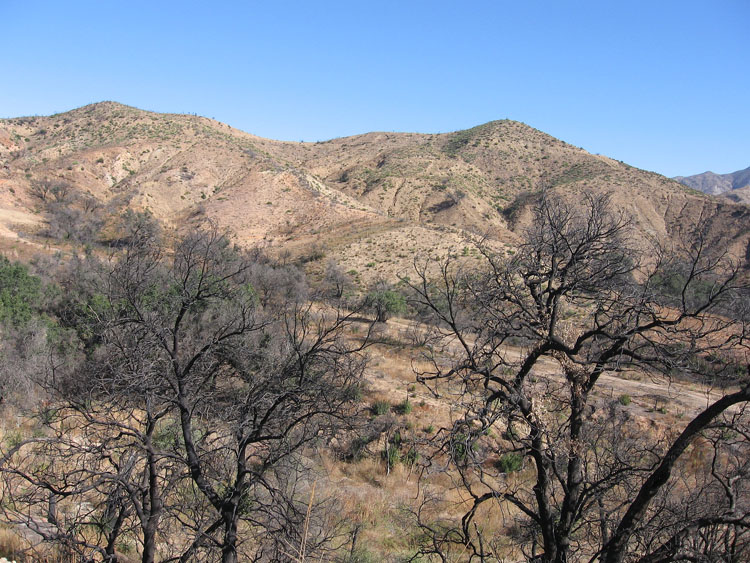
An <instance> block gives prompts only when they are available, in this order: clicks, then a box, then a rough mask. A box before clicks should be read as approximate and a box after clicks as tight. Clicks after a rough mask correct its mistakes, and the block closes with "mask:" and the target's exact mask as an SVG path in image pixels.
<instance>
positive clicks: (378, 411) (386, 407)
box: [372, 401, 391, 416]
mask: <svg viewBox="0 0 750 563" xmlns="http://www.w3.org/2000/svg"><path fill="white" fill-rule="evenodd" d="M390 410H391V404H390V403H389V402H388V401H375V402H374V403H373V404H372V412H373V413H374V414H375V415H377V416H380V415H383V414H388V413H389V412H390Z"/></svg>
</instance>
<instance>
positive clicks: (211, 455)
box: [96, 226, 364, 561]
mask: <svg viewBox="0 0 750 563" xmlns="http://www.w3.org/2000/svg"><path fill="white" fill-rule="evenodd" d="M257 264H258V260H257V257H256V256H254V255H252V254H246V253H243V252H241V251H239V250H238V249H236V248H234V247H233V246H232V245H231V244H230V242H229V240H228V238H227V237H226V235H224V234H223V233H222V232H221V231H219V230H218V229H217V228H215V227H213V226H209V227H208V228H205V229H201V230H198V231H194V232H191V233H188V234H187V235H185V236H184V237H180V238H178V239H177V240H176V241H175V243H174V245H173V246H171V247H170V248H165V247H164V246H163V245H162V244H160V243H158V241H157V242H154V240H153V238H152V237H151V235H150V234H149V233H148V231H145V232H144V236H143V237H130V242H129V245H128V246H127V247H126V249H125V252H124V254H123V255H122V256H120V257H118V258H117V259H116V260H114V261H113V263H112V267H111V268H110V270H109V272H108V273H107V274H106V278H105V279H103V280H102V288H103V290H104V295H105V297H106V301H105V303H104V304H103V309H102V311H101V312H97V313H96V316H97V317H98V319H97V322H102V323H104V324H103V325H102V326H104V327H105V330H106V334H109V335H110V336H108V337H107V340H108V341H111V342H116V343H117V346H116V347H114V348H113V347H109V348H108V349H107V351H106V358H107V361H108V362H110V363H111V362H117V363H118V365H119V367H117V368H116V369H115V370H114V372H115V373H117V374H118V376H119V377H121V378H122V377H124V379H125V381H126V382H127V384H126V385H125V388H124V389H125V390H127V391H128V393H131V396H134V397H137V398H138V400H140V401H141V402H143V400H144V399H145V398H146V397H153V399H150V400H152V403H153V404H154V405H157V411H158V412H159V413H163V416H164V417H165V420H170V421H173V422H174V423H175V425H176V427H177V428H179V444H178V446H177V447H176V448H175V453H177V454H178V455H179V457H180V461H181V463H182V464H183V466H184V467H185V469H186V471H187V474H188V475H189V478H190V481H191V483H192V486H193V487H195V490H196V492H197V493H198V494H200V495H202V497H203V498H204V499H205V501H206V504H205V508H206V509H207V510H208V511H209V513H212V514H213V516H211V517H210V518H208V519H206V518H204V517H201V519H199V520H198V521H195V522H183V525H184V527H185V529H188V528H190V527H191V526H192V527H195V528H196V530H195V540H194V541H193V542H192V543H191V544H190V545H189V547H188V548H187V550H186V551H185V552H184V553H183V555H182V559H184V560H187V559H188V558H190V557H193V556H195V555H196V553H198V552H200V551H201V550H205V549H209V550H210V549H214V548H215V549H219V550H220V551H221V554H222V555H221V557H222V560H223V561H236V560H237V550H238V545H239V544H240V543H241V542H242V535H243V531H242V529H241V522H243V521H247V522H248V524H247V528H246V530H252V536H253V544H254V545H252V546H250V547H249V549H250V551H249V552H250V553H252V552H254V551H255V552H257V553H261V552H262V549H261V547H260V546H262V545H263V544H264V543H265V541H266V540H268V539H272V540H274V541H277V540H278V537H281V536H280V535H279V534H278V530H276V529H275V525H274V524H273V522H272V521H271V520H268V519H267V518H266V517H267V516H268V515H269V514H271V513H272V511H271V508H270V507H273V506H280V504H279V503H280V499H281V498H282V497H283V496H284V490H285V489H284V488H280V487H279V486H278V483H279V481H278V474H277V473H276V477H274V476H273V475H274V474H275V473H274V472H278V469H279V468H280V466H281V465H283V464H288V463H290V462H291V460H293V459H295V457H296V456H298V454H299V453H301V452H302V451H303V449H304V447H305V446H306V445H307V444H308V443H310V442H311V441H313V440H320V439H322V438H324V437H325V436H327V435H331V434H332V433H334V432H335V431H336V430H337V428H338V426H339V425H340V424H341V423H344V422H346V419H347V416H348V413H350V411H351V405H352V399H353V398H354V396H355V393H354V390H355V388H356V386H358V385H359V381H360V377H361V375H362V370H363V368H364V357H363V356H362V355H361V354H359V351H360V350H361V349H362V345H359V344H358V345H356V346H355V347H353V348H352V347H348V346H347V345H346V344H345V342H344V340H343V338H342V330H343V329H344V328H345V326H346V325H347V324H348V323H349V319H350V317H349V316H348V315H346V314H344V313H342V312H341V311H325V310H319V309H314V308H313V307H312V305H311V304H309V303H307V302H306V301H304V299H303V300H302V301H298V300H297V299H296V297H297V296H294V295H289V294H288V293H286V292H287V291H288V288H290V287H295V283H297V282H295V283H292V284H286V283H278V282H279V275H280V274H282V273H283V270H280V269H275V268H258V267H257ZM287 272H288V274H287V275H288V276H291V278H293V279H294V278H295V276H296V274H294V272H293V271H291V270H289V269H287ZM263 275H273V276H274V279H275V280H276V284H275V286H276V288H277V296H278V297H277V298H272V296H271V295H270V294H269V293H268V291H270V290H268V291H264V296H263V303H261V299H260V296H259V294H258V292H257V291H256V290H255V287H261V286H263V287H265V288H268V287H269V284H267V283H266V281H265V280H263V279H260V277H259V276H263ZM118 384H119V383H118ZM138 387H140V389H141V390H140V391H139V390H138ZM147 389H148V390H149V391H148V394H147V395H144V390H147ZM142 408H143V407H142ZM155 422H158V420H157V421H155ZM286 490H288V489H286ZM298 500H299V499H294V498H292V499H287V500H286V504H287V506H298V505H299V502H298ZM300 506H303V505H300ZM264 507H265V508H264ZM287 514H289V515H291V514H292V513H289V512H288V513H287ZM276 516H278V514H277V515H276ZM297 516H298V517H300V512H299V511H297ZM201 522H203V523H204V525H205V527H204V528H203V529H198V528H199V526H198V525H199V524H200V523H201ZM287 525H288V522H287ZM264 529H265V530H266V531H265V532H262V530H264ZM296 539H297V540H299V538H298V537H297V538H296ZM289 541H292V540H289Z"/></svg>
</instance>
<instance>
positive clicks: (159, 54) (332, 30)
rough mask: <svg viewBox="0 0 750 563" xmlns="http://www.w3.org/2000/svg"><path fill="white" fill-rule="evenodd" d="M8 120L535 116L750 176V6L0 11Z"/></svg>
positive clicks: (57, 5) (348, 124) (465, 120)
mask: <svg viewBox="0 0 750 563" xmlns="http://www.w3.org/2000/svg"><path fill="white" fill-rule="evenodd" d="M0 22H1V23H0V30H1V31H0V62H1V63H2V64H1V65H0V116H3V117H15V116H19V115H35V114H36V115H46V114H51V113H56V112H60V111H66V110H69V109H72V108H74V107H78V106H82V105H85V104H87V103H91V102H95V101H101V100H115V101H119V102H122V103H125V104H128V105H133V106H136V107H140V108H143V109H149V110H154V111H161V112H184V113H197V114H199V115H205V116H207V117H214V118H216V119H219V120H221V121H224V122H226V123H229V124H230V125H232V126H234V127H238V128H240V129H243V130H245V131H248V132H250V133H254V134H256V135H261V136H264V137H270V138H274V139H283V140H294V141H298V140H305V141H316V140H323V139H329V138H332V137H340V136H345V135H352V134H356V133H364V132H367V131H417V132H428V133H436V132H446V131H454V130H457V129H465V128H468V127H472V126H474V125H478V124H480V123H484V122H487V121H490V120H493V119H503V118H509V119H515V120H518V121H523V122H525V123H528V124H529V125H532V126H533V127H536V128H537V129H540V130H542V131H545V132H547V133H549V134H551V135H554V136H556V137H559V138H561V139H563V140H565V141H567V142H569V143H572V144H574V145H578V146H581V147H583V148H585V149H586V150H588V151H590V152H593V153H601V154H605V155H607V156H611V157H613V158H616V159H618V160H623V161H625V162H627V163H629V164H632V165H634V166H638V167H640V168H645V169H647V170H654V171H656V172H660V173H662V174H665V175H667V176H673V175H677V174H684V175H688V174H695V173H699V172H703V171H705V170H709V169H710V170H713V171H714V172H719V173H726V172H732V171H735V170H738V169H741V168H745V167H747V166H750V135H749V133H750V41H748V39H747V30H748V29H750V1H748V0H726V1H725V0H713V1H708V0H706V1H703V2H694V1H690V0H683V1H679V2H673V1H671V0H670V1H666V0H663V1H660V0H651V1H648V2H641V1H634V0H631V1H626V2H625V1H624V2H614V1H606V0H599V1H590V2H588V1H579V2H577V1H563V0H557V1H543V0H526V1H524V0H516V1H514V2H506V1H503V0H496V1H494V2H492V1H488V2H472V1H469V0H466V1H464V2H461V3H460V4H459V3H458V2H441V1H438V0H433V1H431V2H422V1H412V2H410V1H408V0H402V1H400V2H390V1H388V0H381V1H378V2H357V1H356V0H350V1H348V2H329V1H325V0H320V1H318V2H284V1H280V0H279V1H276V2H252V1H247V2H222V1H215V2H213V3H209V2H190V1H182V2H172V1H160V0H151V1H150V2H141V1H138V0H136V1H130V2H124V1H114V0H107V1H98V2H94V1H91V2H85V1H75V0H70V1H67V2H61V1H59V0H57V1H48V2H39V1H34V0H25V1H17V0H0Z"/></svg>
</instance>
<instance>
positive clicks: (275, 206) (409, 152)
mask: <svg viewBox="0 0 750 563" xmlns="http://www.w3.org/2000/svg"><path fill="white" fill-rule="evenodd" d="M61 183H62V184H64V185H65V186H67V188H66V189H65V190H63V191H64V192H65V193H64V194H63V195H64V197H63V196H61V195H60V193H56V194H53V193H52V192H50V194H47V195H44V194H41V196H44V197H41V196H40V186H48V187H49V186H52V185H53V184H54V185H57V184H61ZM543 189H551V190H554V191H556V192H558V193H560V194H561V195H562V196H563V197H564V198H566V199H567V200H568V201H570V202H571V203H573V204H575V203H576V202H577V201H580V198H581V196H582V194H583V193H584V192H587V191H595V192H604V193H607V194H609V195H610V197H611V199H612V201H613V203H614V204H615V205H616V206H617V207H618V208H619V209H621V210H622V212H623V213H624V214H625V215H626V216H628V217H629V218H630V219H631V220H632V222H633V224H634V225H635V226H636V227H637V231H638V233H640V235H641V236H642V237H644V238H646V237H649V238H656V239H659V240H662V241H666V242H668V241H670V240H674V239H675V238H676V237H679V236H681V234H682V233H683V232H684V231H685V229H687V228H688V227H690V226H692V225H695V223H696V222H697V221H698V220H699V218H701V217H703V218H705V219H706V220H707V221H708V222H709V223H710V224H711V231H712V233H713V234H715V235H719V234H729V235H730V236H731V237H732V239H733V243H732V249H733V250H734V251H735V252H737V253H738V254H739V255H744V254H745V253H746V252H747V243H748V241H747V239H748V232H747V230H748V226H747V225H748V223H749V221H748V209H747V208H746V207H744V206H742V205H738V204H736V203H733V202H729V201H726V200H716V199H712V198H709V197H707V196H703V195H700V194H696V193H695V192H693V191H691V190H689V189H688V188H685V187H684V186H682V185H681V184H679V183H677V182H675V181H673V180H670V179H667V178H665V177H663V176H660V175H658V174H653V173H650V172H645V171H642V170H638V169H636V168H633V167H631V166H628V165H626V164H624V163H622V162H618V161H615V160H612V159H609V158H606V157H603V156H598V155H591V154H589V153H587V152H586V151H584V150H582V149H580V148H577V147H573V146H571V145H569V144H567V143H565V142H563V141H560V140H558V139H555V138H553V137H551V136H549V135H546V134H544V133H542V132H540V131H537V130H536V129H533V128H531V127H528V126H526V125H524V124H522V123H518V122H513V121H507V120H506V121H494V122H490V123H487V124H484V125H480V126H478V127H474V128H472V129H468V130H465V131H458V132H455V133H447V134H439V135H429V134H416V133H368V134H364V135H358V136H354V137H347V138H341V139H334V140H331V141H326V142H320V143H290V142H280V141H273V140H269V139H263V138H260V137H256V136H253V135H250V134H248V133H244V132H242V131H239V130H237V129H233V128H232V127H229V126H227V125H224V124H222V123H218V122H216V121H213V120H210V119H206V118H202V117H197V116H191V115H175V114H157V113H152V112H146V111H142V110H138V109H135V108H131V107H127V106H123V105H121V104H117V103H114V102H103V103H99V104H92V105H89V106H85V107H82V108H79V109H76V110H73V111H70V112H66V113H62V114H58V115H53V116H49V117H26V118H16V119H5V120H0V237H5V238H4V240H5V243H4V244H5V246H6V247H7V246H8V244H10V243H9V242H8V241H14V240H15V241H16V243H15V244H18V241H19V240H20V241H27V242H29V243H39V244H41V243H42V242H43V241H45V240H46V241H47V242H49V240H48V239H43V238H42V239H40V238H39V236H38V235H41V234H45V233H46V234H49V233H50V232H52V231H54V229H53V228H52V222H53V221H54V220H55V217H52V216H51V211H50V209H53V210H56V212H58V213H62V211H61V210H63V211H65V210H66V209H67V208H68V207H75V208H76V209H77V215H75V217H76V218H78V219H76V220H77V221H83V220H86V217H87V216H86V213H87V212H88V211H87V209H89V207H92V208H93V207H95V206H93V204H91V202H92V201H93V202H96V205H98V206H108V207H106V208H107V209H111V210H114V211H112V212H122V210H124V209H125V208H135V209H147V210H149V211H150V212H151V213H152V214H153V215H154V216H155V217H156V218H157V219H159V220H160V221H162V222H164V223H165V224H167V225H172V226H176V227H179V226H181V225H184V224H186V223H189V222H191V221H193V220H196V219H198V218H202V217H208V218H210V219H213V220H215V221H217V222H219V223H220V224H221V225H223V226H226V227H228V228H230V229H231V230H232V231H234V232H235V233H236V235H237V239H238V242H240V243H241V244H247V245H250V244H256V243H259V242H263V243H264V244H266V245H268V246H270V247H271V248H272V249H273V248H277V249H278V251H279V252H281V251H287V250H288V251H291V252H292V253H293V254H306V255H309V256H312V257H318V258H320V257H321V256H323V255H328V256H332V257H334V258H336V259H337V260H338V261H340V262H342V263H343V264H344V266H345V267H346V268H347V269H350V270H356V274H352V275H356V276H361V277H362V278H363V279H364V280H368V279H373V278H375V277H392V276H394V275H395V273H396V272H399V271H408V269H409V268H410V266H411V262H412V261H413V259H414V257H415V256H416V255H420V254H424V255H428V254H429V255H431V256H433V257H440V256H446V255H448V254H449V253H455V252H457V251H459V250H463V249H464V247H466V246H467V242H466V236H467V235H469V234H472V233H474V234H479V235H483V236H485V235H486V236H489V237H490V239H491V240H493V241H494V244H497V245H501V246H502V245H506V246H507V247H508V248H512V247H513V246H514V245H516V244H517V243H518V242H519V240H520V239H521V237H522V236H523V230H524V228H525V227H526V226H527V225H528V223H529V220H530V212H529V209H530V206H531V205H533V201H534V198H535V195H536V194H538V193H539V192H540V191H541V190H543ZM68 192H70V193H72V194H73V196H71V195H70V193H68ZM45 198H47V199H45ZM58 198H59V199H60V201H57V199H58ZM82 202H87V203H85V204H84V203H82ZM69 214H70V213H69ZM65 217H67V216H66V215H65V214H64V213H63V218H65ZM58 231H59V229H58ZM64 232H65V230H64V229H63V233H64ZM34 233H36V234H37V236H36V237H35V236H34ZM19 236H20V239H19V238H18V237H19ZM53 242H54V244H57V245H58V246H59V245H60V244H63V245H64V244H66V240H65V237H64V236H63V237H62V238H61V237H59V236H58V239H57V241H56V242H55V241H53ZM45 244H46V243H45ZM311 248H313V249H314V251H313V252H310V249H311ZM315 249H316V250H315Z"/></svg>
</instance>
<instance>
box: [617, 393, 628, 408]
mask: <svg viewBox="0 0 750 563" xmlns="http://www.w3.org/2000/svg"><path fill="white" fill-rule="evenodd" d="M617 400H618V401H619V402H620V404H621V405H622V406H624V407H627V406H628V405H629V404H630V395H628V394H624V395H620V396H619V397H617Z"/></svg>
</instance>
